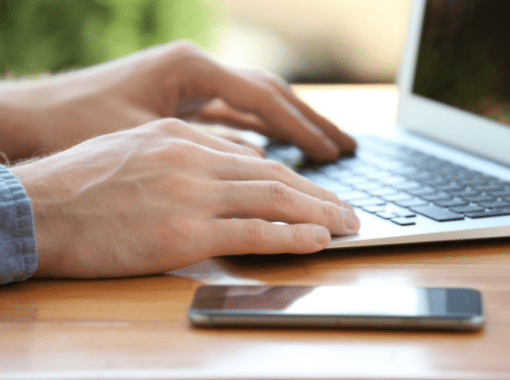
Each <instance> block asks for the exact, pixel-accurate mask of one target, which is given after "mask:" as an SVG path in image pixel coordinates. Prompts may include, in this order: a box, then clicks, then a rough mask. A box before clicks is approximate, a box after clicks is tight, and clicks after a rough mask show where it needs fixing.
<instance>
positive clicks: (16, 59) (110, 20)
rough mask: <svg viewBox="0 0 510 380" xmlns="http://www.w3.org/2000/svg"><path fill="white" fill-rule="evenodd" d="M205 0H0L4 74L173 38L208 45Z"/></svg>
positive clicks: (81, 61) (113, 54)
mask: <svg viewBox="0 0 510 380" xmlns="http://www.w3.org/2000/svg"><path fill="white" fill-rule="evenodd" d="M213 22H214V12H213V11H212V10H211V9H210V8H208V7H207V6H206V3H205V2H203V0H0V75H5V74H6V73H14V74H22V75H26V74H35V73H40V72H51V73H52V72H57V71H60V70H66V69H70V68H78V67H84V66H89V65H92V64H96V63H99V62H103V61H107V60H111V59H115V58H118V57H121V56H124V55H127V54H130V53H133V52H136V51H138V50H140V49H143V48H147V47H149V46H153V45H156V44H162V43H165V42H168V41H171V40H174V39H189V40H192V41H194V42H195V43H197V44H199V45H201V46H207V44H208V42H209V41H208V40H207V37H206V36H207V33H206V32H207V30H208V28H209V27H210V26H211V25H212V23H213Z"/></svg>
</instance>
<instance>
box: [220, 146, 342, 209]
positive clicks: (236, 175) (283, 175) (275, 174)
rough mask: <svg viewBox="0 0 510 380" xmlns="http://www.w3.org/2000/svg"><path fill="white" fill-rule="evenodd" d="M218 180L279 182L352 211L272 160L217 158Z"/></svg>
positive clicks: (336, 198) (234, 156)
mask: <svg viewBox="0 0 510 380" xmlns="http://www.w3.org/2000/svg"><path fill="white" fill-rule="evenodd" d="M210 167H211V169H212V170H213V171H214V174H215V175H216V178H218V179H221V180H225V181H253V180H259V181H277V182H280V183H283V184H285V185H287V186H290V187H292V188H294V189H296V190H298V191H300V192H302V193H305V194H308V195H311V196H313V197H315V198H318V199H322V200H325V201H329V202H333V203H335V204H338V205H341V206H342V207H344V208H350V209H352V206H350V205H349V204H348V203H346V202H344V201H342V200H340V199H338V197H337V195H336V194H335V193H333V192H332V191H330V190H326V189H324V188H322V187H320V186H318V185H316V184H315V183H313V182H312V181H310V180H308V179H306V178H304V177H303V176H300V175H299V174H297V173H295V172H294V171H292V170H291V169H289V168H287V167H286V166H284V165H282V164H280V163H278V162H275V161H271V160H262V159H252V158H249V157H243V156H236V155H230V156H229V157H224V158H223V157H221V156H217V157H216V158H215V161H214V162H211V164H210Z"/></svg>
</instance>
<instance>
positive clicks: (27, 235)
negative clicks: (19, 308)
mask: <svg viewBox="0 0 510 380" xmlns="http://www.w3.org/2000/svg"><path fill="white" fill-rule="evenodd" d="M36 268H37V252H36V243H35V232H34V220H33V214H32V206H31V202H30V199H29V198H28V195H27V193H26V191H25V189H24V188H23V186H22V185H21V183H20V182H19V181H18V179H17V178H16V177H15V176H14V175H13V174H12V173H11V172H10V171H9V170H8V169H7V168H6V167H4V166H2V165H0V284H7V283H9V282H16V281H24V280H26V279H27V278H29V277H30V276H32V275H33V274H34V272H35V270H36Z"/></svg>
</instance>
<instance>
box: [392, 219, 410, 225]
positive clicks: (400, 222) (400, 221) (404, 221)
mask: <svg viewBox="0 0 510 380" xmlns="http://www.w3.org/2000/svg"><path fill="white" fill-rule="evenodd" d="M390 220H391V221H392V222H393V223H396V224H398V225H399V226H414V225H416V219H414V218H393V219H390Z"/></svg>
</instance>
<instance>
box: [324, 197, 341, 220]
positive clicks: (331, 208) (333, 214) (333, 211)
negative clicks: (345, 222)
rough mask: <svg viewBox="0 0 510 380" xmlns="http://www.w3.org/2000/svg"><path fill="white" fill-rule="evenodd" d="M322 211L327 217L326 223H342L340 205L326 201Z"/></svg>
mask: <svg viewBox="0 0 510 380" xmlns="http://www.w3.org/2000/svg"><path fill="white" fill-rule="evenodd" d="M322 213H323V215H324V218H325V222H326V225H329V226H338V225H339V224H340V223H341V219H342V216H341V215H340V210H339V209H338V207H337V206H336V205H334V204H332V203H331V202H324V205H323V208H322Z"/></svg>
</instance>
